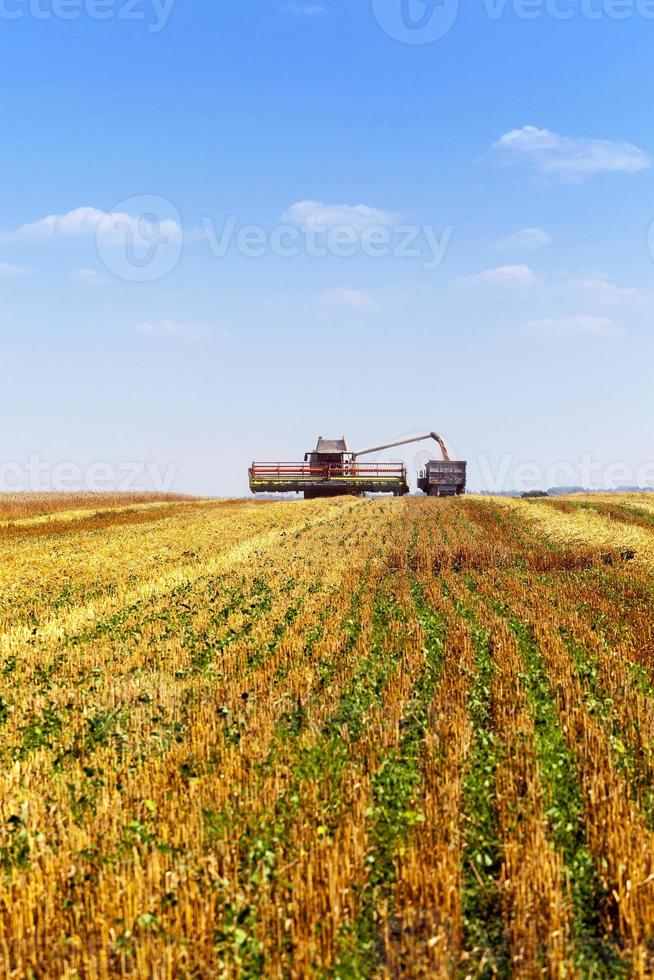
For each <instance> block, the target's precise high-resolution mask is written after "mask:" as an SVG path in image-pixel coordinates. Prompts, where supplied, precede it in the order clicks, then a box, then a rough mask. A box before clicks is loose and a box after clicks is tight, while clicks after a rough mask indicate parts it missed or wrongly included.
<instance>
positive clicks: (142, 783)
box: [77, 754, 245, 911]
mask: <svg viewBox="0 0 654 980" xmlns="http://www.w3.org/2000/svg"><path fill="white" fill-rule="evenodd" d="M235 755H236V754H235ZM243 757H245V756H243ZM169 775H170V774H169ZM224 775H225V768H224V767H223V768H222V769H221V777H220V778H219V780H218V781H217V782H216V786H217V787H220V785H221V783H220V779H222V777H223V776H224ZM229 775H230V779H229V782H230V783H231V782H232V781H233V780H232V778H231V777H232V774H231V773H230V774H229ZM143 777H144V774H143V772H141V773H140V774H139V790H140V792H141V793H145V792H149V793H150V796H151V797H154V798H155V800H158V799H159V798H160V794H158V793H157V792H156V791H155V788H154V787H151V786H149V785H148V781H147V780H145V779H144V778H143ZM163 786H164V792H168V791H169V790H170V787H171V782H170V778H169V777H168V778H166V777H164V780H163ZM214 795H215V794H214ZM108 830H109V828H105V833H103V834H102V835H101V839H102V840H105V839H106V833H107V832H108ZM198 832H199V830H198V828H197V826H196V827H195V829H194V834H197V833H198ZM179 838H180V835H179V833H178V834H177V835H174V836H173V835H171V839H173V840H175V841H176V846H180V843H187V842H186V841H184V842H181V841H180V839H179ZM195 839H197V838H195ZM84 843H85V842H83V841H81V840H79V841H78V842H77V847H78V848H79V849H82V848H81V846H80V845H83V844H84ZM86 843H87V844H88V842H86ZM110 892H111V893H113V892H114V889H113V888H112V889H110ZM89 911H90V910H89Z"/></svg>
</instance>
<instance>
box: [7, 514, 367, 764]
mask: <svg viewBox="0 0 654 980" xmlns="http://www.w3.org/2000/svg"><path fill="white" fill-rule="evenodd" d="M353 530H354V529H353ZM319 532H320V529H317V531H314V530H313V529H312V531H311V532H310V533H309V534H308V535H304V536H303V538H302V540H301V542H300V543H298V544H296V547H295V548H294V551H295V552H296V553H295V554H294V555H293V561H294V562H297V563H300V567H302V568H303V570H304V569H311V577H310V578H309V577H307V578H306V579H305V580H303V581H304V588H302V587H301V585H299V586H298V589H296V590H295V591H294V592H293V593H292V595H290V594H288V593H287V592H286V591H285V590H284V589H283V588H282V586H283V585H284V584H285V582H286V580H287V578H288V573H289V568H290V567H291V566H287V565H286V564H285V562H284V560H276V561H275V562H274V563H273V565H272V568H271V571H270V573H269V574H270V575H271V579H270V584H271V588H272V591H273V596H274V598H273V605H272V607H271V609H270V611H269V612H268V613H267V615H266V618H265V620H261V619H259V620H257V621H255V622H254V623H250V626H251V627H252V628H251V629H250V631H249V633H248V634H247V636H245V637H244V638H243V639H242V640H240V641H238V640H236V641H235V642H233V643H232V644H230V646H229V648H228V649H227V651H226V652H225V654H224V655H223V656H222V657H221V662H220V667H221V673H223V674H226V675H228V676H229V675H230V674H232V673H233V672H234V670H235V669H236V668H237V666H238V665H239V664H241V665H242V664H243V662H244V661H245V658H246V657H247V655H248V654H249V652H250V651H255V652H256V649H257V647H258V646H261V645H262V644H263V643H264V641H265V636H266V632H267V629H268V626H267V624H268V623H269V622H271V621H277V622H279V623H283V619H284V615H285V613H286V611H287V610H288V609H289V608H290V607H291V606H292V605H293V606H294V608H296V609H297V605H298V602H300V603H302V604H303V605H304V606H305V609H304V614H303V613H302V609H300V614H299V619H300V623H305V624H306V623H307V617H308V618H310V619H313V618H314V616H315V615H316V614H317V612H319V610H320V604H321V602H322V601H323V597H324V596H325V594H326V592H327V591H328V590H329V588H330V587H331V586H332V585H335V584H336V583H337V582H338V581H339V576H336V578H335V579H333V581H332V582H331V584H330V577H331V578H333V576H330V572H331V570H332V569H333V568H335V567H338V563H337V561H336V558H337V550H336V549H332V550H333V553H334V557H333V558H332V550H330V548H329V543H327V544H328V547H327V548H325V549H324V552H323V551H321V552H319V555H318V558H317V559H316V560H312V559H311V553H312V551H316V550H317V548H316V542H315V541H314V538H313V537H312V535H315V533H319ZM351 546H352V548H353V549H355V550H357V551H359V552H360V553H361V554H363V555H365V553H366V552H365V542H363V541H362V542H360V543H359V541H358V540H357V539H356V538H354V539H352V544H351ZM280 558H282V556H281V555H280ZM339 574H340V573H339ZM314 576H315V579H314ZM315 580H320V581H321V582H322V584H321V588H320V590H319V592H318V593H315V591H314V589H313V584H314V581H315ZM307 600H308V601H307ZM157 601H158V602H160V603H162V606H161V611H162V617H161V618H162V619H163V618H164V616H163V614H164V613H165V606H166V605H167V603H168V601H169V598H168V597H167V596H164V597H163V598H162V599H159V600H157ZM156 613H157V606H156V604H155V606H154V607H153V609H152V610H151V612H150V613H149V616H151V617H152V618H153V619H154V621H155V630H154V633H153V632H151V631H150V630H149V629H148V628H147V627H146V628H145V629H142V630H139V633H140V638H139V639H138V640H137V641H135V642H134V643H133V644H130V645H128V646H127V647H126V645H125V644H121V645H120V647H119V646H118V645H117V644H115V643H114V641H113V640H112V639H111V638H107V637H104V638H102V639H101V640H99V641H94V642H90V643H86V644H84V645H78V644H75V645H74V646H73V647H72V648H71V649H70V651H69V652H68V651H66V652H65V653H64V651H65V648H63V647H62V650H61V652H60V654H59V657H60V659H63V663H62V664H61V666H60V667H58V669H57V673H56V675H55V677H54V678H53V679H52V681H51V682H50V687H49V690H48V691H47V692H44V693H42V694H38V693H36V692H33V693H30V694H29V696H28V691H29V683H27V681H26V680H25V679H23V681H22V683H21V695H22V698H21V700H22V707H23V710H18V709H19V707H20V705H15V706H14V707H15V709H16V710H14V711H13V713H12V715H11V717H10V719H9V723H8V724H7V725H6V726H5V727H4V729H3V731H2V747H3V751H4V752H5V754H7V753H8V754H9V755H11V754H12V746H13V750H14V752H13V754H14V755H16V752H17V751H18V749H19V747H20V738H21V732H22V726H23V724H24V722H25V721H26V720H27V719H29V718H38V716H39V713H40V712H41V711H42V710H43V709H44V707H45V706H48V707H49V708H50V709H52V708H57V706H60V707H65V708H66V712H65V714H66V716H67V717H68V716H70V724H69V726H68V728H67V731H66V735H65V744H62V745H61V746H60V749H61V750H62V751H63V750H65V748H66V745H68V744H70V745H72V744H73V743H75V740H76V739H78V740H79V738H80V737H81V733H82V734H83V733H84V731H85V726H86V722H87V715H88V712H87V710H86V701H87V699H88V692H87V691H86V690H85V688H84V687H79V685H77V686H76V681H77V675H78V674H79V671H80V669H81V666H82V665H83V667H84V669H85V670H86V672H87V673H88V672H89V671H96V672H97V675H98V676H97V677H95V678H93V710H94V711H95V712H96V713H97V711H98V710H100V709H101V708H106V709H107V710H119V709H120V708H121V706H123V705H125V706H129V707H130V722H129V729H128V731H127V734H129V735H130V736H132V735H133V736H135V737H137V736H138V729H139V725H138V718H139V714H140V715H142V716H146V715H147V714H148V713H150V714H151V713H152V709H151V708H149V706H148V703H139V701H140V702H143V701H144V700H145V701H146V702H147V701H148V699H149V700H153V699H154V697H155V696H157V700H158V701H159V702H161V700H162V699H161V697H158V695H159V691H158V690H157V688H160V687H161V685H162V684H165V683H166V682H167V675H166V673H165V671H166V669H167V665H168V664H169V665H170V666H169V673H173V672H176V673H178V672H179V671H184V670H186V669H187V667H188V666H189V661H190V658H191V655H192V654H191V651H190V650H185V649H184V648H182V647H180V644H179V641H177V642H176V641H175V640H174V638H171V639H170V640H168V641H167V642H166V644H164V645H163V647H162V648H161V649H160V648H158V646H157V643H158V636H157V629H159V628H161V624H159V623H158V622H157V617H156ZM143 614H144V610H143V609H137V610H136V611H135V613H134V616H133V617H132V619H133V620H134V622H135V623H137V624H138V621H139V616H142V615H143ZM245 622H246V618H245V617H244V615H243V614H242V613H239V614H234V615H232V616H230V617H229V619H228V620H227V621H226V622H225V623H224V624H223V625H222V627H221V629H220V630H219V633H221V634H222V635H229V633H230V631H238V630H239V628H240V627H241V628H242V626H243V625H244V623H245ZM307 625H308V624H307ZM194 628H195V629H196V630H197V631H198V632H201V628H202V619H201V617H199V621H198V622H195V623H194ZM214 632H215V631H214ZM153 649H155V650H156V656H155V657H153V655H152V652H151V651H152V650H153ZM163 653H165V654H166V657H165V659H164V658H163V657H162V654H163ZM146 663H147V664H148V675H149V677H148V676H146V677H144V676H143V674H144V671H143V670H142V669H139V668H140V667H141V666H142V665H144V664H146ZM155 667H156V671H155ZM241 669H242V668H241ZM202 683H203V682H202V680H200V681H197V680H194V679H193V678H191V679H190V680H189V681H180V682H178V683H176V684H175V691H176V692H177V694H178V704H177V705H176V706H175V705H173V706H172V707H173V708H175V707H177V708H179V707H180V705H181V704H182V703H183V701H184V700H185V699H186V697H187V696H190V695H191V694H193V692H194V691H195V692H197V693H199V687H200V686H201V684H202ZM38 685H39V686H42V682H41V681H38ZM149 691H151V692H152V694H151V696H150V695H148V692H149ZM207 694H208V696H210V697H212V698H215V697H220V691H219V690H216V685H215V682H214V683H212V685H211V690H210V691H208V692H207ZM178 715H179V711H178V710H177V711H175V716H176V717H177V716H178Z"/></svg>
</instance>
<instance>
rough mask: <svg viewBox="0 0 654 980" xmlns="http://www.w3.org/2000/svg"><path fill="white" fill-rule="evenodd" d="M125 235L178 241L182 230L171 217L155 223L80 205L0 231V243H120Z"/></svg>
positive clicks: (122, 243) (117, 212) (141, 218)
mask: <svg viewBox="0 0 654 980" xmlns="http://www.w3.org/2000/svg"><path fill="white" fill-rule="evenodd" d="M128 235H132V236H134V237H137V238H138V239H146V240H147V239H149V238H154V237H155V236H156V239H157V240H158V241H162V240H163V239H164V237H165V238H167V239H168V241H179V240H181V238H182V237H183V231H182V228H181V226H180V225H179V223H178V222H177V221H174V220H172V219H164V220H162V221H159V222H157V223H156V225H155V224H154V223H153V222H151V221H149V220H148V219H146V218H144V217H142V216H134V215H131V214H124V213H122V212H120V211H101V210H99V209H98V208H92V207H83V208H76V209H75V210H74V211H68V212H67V213H66V214H50V215H48V216H47V217H45V218H39V220H38V221H32V222H29V223H28V224H24V225H21V226H20V227H19V228H16V229H14V230H12V231H3V232H0V242H2V243H9V242H11V243H13V242H36V243H38V242H57V241H62V240H66V239H79V238H90V237H93V236H95V238H96V239H98V240H100V239H101V240H102V241H103V242H105V243H107V244H117V245H124V244H125V240H126V237H127V236H128Z"/></svg>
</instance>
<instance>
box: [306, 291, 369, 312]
mask: <svg viewBox="0 0 654 980" xmlns="http://www.w3.org/2000/svg"><path fill="white" fill-rule="evenodd" d="M318 302H319V303H321V304H322V305H323V306H345V307H349V308H350V309H351V310H367V309H370V307H371V306H373V304H374V299H373V297H372V295H371V293H367V292H364V291H363V290H361V289H325V290H324V291H323V292H322V293H321V294H320V296H319V297H318Z"/></svg>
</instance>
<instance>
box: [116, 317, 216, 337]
mask: <svg viewBox="0 0 654 980" xmlns="http://www.w3.org/2000/svg"><path fill="white" fill-rule="evenodd" d="M134 329H135V330H136V332H137V333H140V334H143V336H145V337H177V338H180V339H183V340H223V339H225V338H227V337H228V336H229V334H228V332H227V331H226V330H222V329H221V328H219V327H214V326H211V325H210V324H208V323H184V322H180V321H179V320H145V321H143V322H142V323H137V324H136V326H135V327H134Z"/></svg>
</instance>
